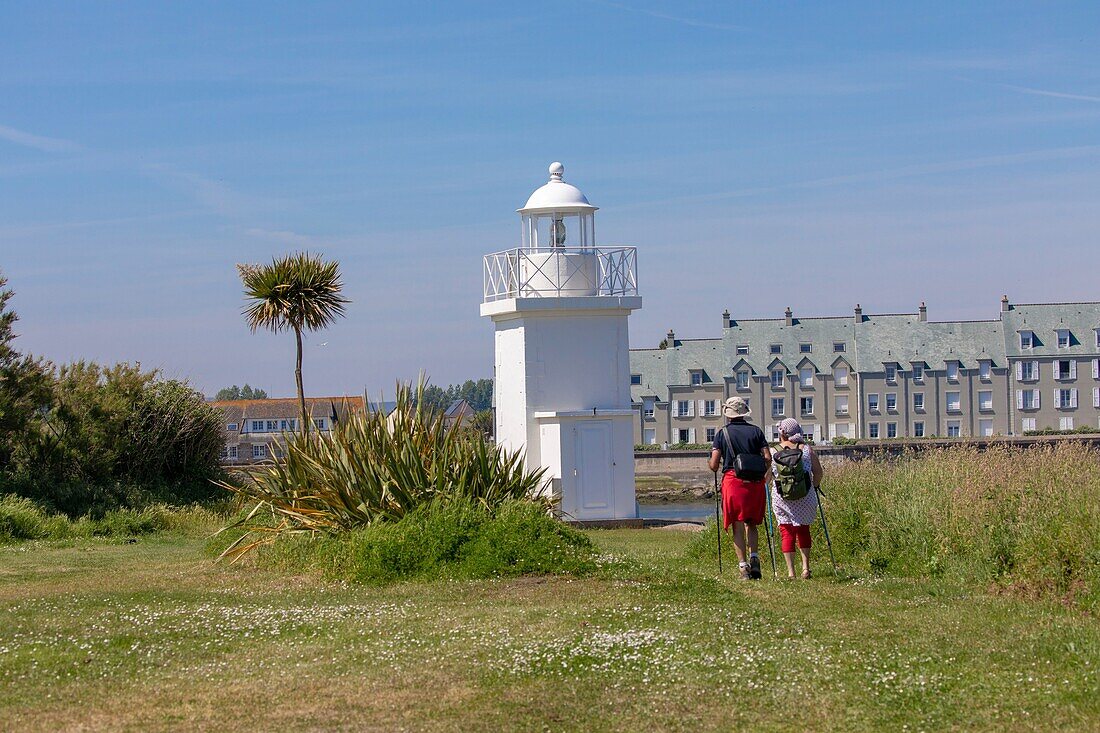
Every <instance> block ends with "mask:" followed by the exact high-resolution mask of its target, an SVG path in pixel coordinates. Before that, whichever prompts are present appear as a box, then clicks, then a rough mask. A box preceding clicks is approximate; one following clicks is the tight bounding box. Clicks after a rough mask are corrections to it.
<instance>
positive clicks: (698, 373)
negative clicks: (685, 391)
mask: <svg viewBox="0 0 1100 733" xmlns="http://www.w3.org/2000/svg"><path fill="white" fill-rule="evenodd" d="M702 383H703V370H702V369H692V370H691V386H693V387H698V386H699V385H701V384H702Z"/></svg>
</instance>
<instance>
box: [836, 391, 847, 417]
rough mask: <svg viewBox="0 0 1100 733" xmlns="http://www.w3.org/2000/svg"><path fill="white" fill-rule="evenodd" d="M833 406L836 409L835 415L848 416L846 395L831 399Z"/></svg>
mask: <svg viewBox="0 0 1100 733" xmlns="http://www.w3.org/2000/svg"><path fill="white" fill-rule="evenodd" d="M833 406H834V407H835V408H836V414H838V415H847V414H848V395H846V394H838V395H837V396H836V397H834V398H833Z"/></svg>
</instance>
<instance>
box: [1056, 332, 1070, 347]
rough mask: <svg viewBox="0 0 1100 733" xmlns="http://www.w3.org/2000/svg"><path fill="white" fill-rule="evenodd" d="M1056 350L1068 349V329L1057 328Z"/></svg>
mask: <svg viewBox="0 0 1100 733" xmlns="http://www.w3.org/2000/svg"><path fill="white" fill-rule="evenodd" d="M1058 348H1059V349H1068V348H1069V329H1068V328H1059V329H1058Z"/></svg>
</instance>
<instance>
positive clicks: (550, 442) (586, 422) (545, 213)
mask: <svg viewBox="0 0 1100 733" xmlns="http://www.w3.org/2000/svg"><path fill="white" fill-rule="evenodd" d="M564 172H565V169H564V167H563V166H562V165H561V163H554V164H552V165H551V166H550V180H549V181H548V182H547V183H546V184H545V185H543V186H542V187H540V188H539V189H537V190H536V191H535V192H534V193H533V194H531V197H530V198H529V199H528V201H527V204H526V205H525V206H524V207H523V208H521V209H519V214H520V223H521V246H520V247H518V248H515V249H510V250H505V251H503V252H496V253H493V254H489V255H486V256H485V258H484V300H483V302H482V305H481V314H482V315H483V316H487V317H489V318H491V319H492V321H493V325H494V327H495V330H496V334H495V384H494V401H495V407H496V437H497V442H498V443H500V444H502V445H504V446H507V447H508V448H510V449H513V450H522V451H524V452H525V455H526V460H527V465H528V467H530V468H538V467H543V468H545V469H546V470H547V472H546V475H547V483H546V485H545V487H544V491H546V492H549V493H551V495H552V496H553V497H554V499H555V501H556V502H557V503H558V505H559V507H560V509H561V511H562V512H563V513H564V514H565V515H566V516H567V517H568V518H571V519H575V520H579V521H607V520H624V519H634V518H636V517H637V504H636V502H635V498H634V424H633V417H634V414H635V413H634V411H633V410H632V409H631V405H630V373H629V372H630V364H629V359H630V354H629V349H630V346H629V338H628V331H627V318H628V316H629V315H630V312H631V311H633V310H635V309H637V308H640V307H641V304H642V303H641V298H640V297H639V295H638V277H637V274H638V264H637V253H636V251H635V249H634V247H620V246H613V247H601V246H597V244H596V229H595V212H596V207H595V206H593V205H592V204H590V203H589V202H588V199H587V198H585V196H584V194H583V193H581V191H580V190H579V189H578V188H576V187H575V186H572V185H570V184H568V183H566V182H565V181H564V180H562V176H563V174H564Z"/></svg>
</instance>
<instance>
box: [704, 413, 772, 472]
mask: <svg viewBox="0 0 1100 733" xmlns="http://www.w3.org/2000/svg"><path fill="white" fill-rule="evenodd" d="M727 432H729V434H730V436H731V437H732V439H733V450H730V449H729V447H727V446H726V433H727ZM767 445H768V439H767V438H766V437H764V431H763V430H761V429H760V428H758V427H756V426H755V425H753V424H752V423H748V422H745V421H744V420H733V421H732V422H730V423H729V429H728V431H727V429H726V428H722V429H721V430H719V431H718V432H717V433H715V434H714V449H715V450H718V451H722V473H725V472H726V471H729V470H730V469H732V468H733V459H734V458H736V457H737V455H738V454H740V453H751V454H752V455H754V456H759V455H761V454H762V453H763V451H764V448H766V447H767Z"/></svg>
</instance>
